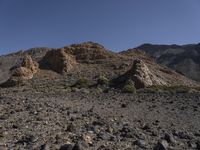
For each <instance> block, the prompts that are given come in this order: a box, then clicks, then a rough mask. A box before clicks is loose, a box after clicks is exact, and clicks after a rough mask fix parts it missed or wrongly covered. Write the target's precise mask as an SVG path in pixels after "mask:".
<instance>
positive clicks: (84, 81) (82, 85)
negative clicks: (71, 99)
mask: <svg viewBox="0 0 200 150" xmlns="http://www.w3.org/2000/svg"><path fill="white" fill-rule="evenodd" d="M88 86H89V80H88V79H87V78H85V77H81V78H79V79H78V80H77V81H76V83H75V84H74V85H73V86H72V87H77V88H86V87H88Z"/></svg>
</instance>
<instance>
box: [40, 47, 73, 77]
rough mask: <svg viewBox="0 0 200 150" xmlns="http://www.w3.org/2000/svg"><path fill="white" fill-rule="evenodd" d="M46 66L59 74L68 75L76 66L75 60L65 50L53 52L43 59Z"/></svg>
mask: <svg viewBox="0 0 200 150" xmlns="http://www.w3.org/2000/svg"><path fill="white" fill-rule="evenodd" d="M43 62H44V63H45V65H46V66H48V67H49V68H50V69H52V70H53V71H55V72H58V73H67V72H69V71H70V70H71V69H73V68H74V66H75V65H76V60H75V58H74V57H73V56H72V55H70V54H69V53H66V52H65V49H57V50H51V51H49V52H47V54H46V55H45V56H44V58H43Z"/></svg>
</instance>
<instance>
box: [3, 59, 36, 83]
mask: <svg viewBox="0 0 200 150" xmlns="http://www.w3.org/2000/svg"><path fill="white" fill-rule="evenodd" d="M37 71H38V63H37V62H34V61H33V60H32V58H31V56H28V55H26V56H25V57H24V58H23V60H22V62H21V64H20V65H19V66H16V67H14V68H12V69H11V77H10V78H9V79H8V80H7V81H6V82H4V83H3V84H1V86H2V87H12V86H16V85H20V84H22V83H23V82H24V81H26V80H30V79H32V78H33V76H34V74H36V73H37Z"/></svg>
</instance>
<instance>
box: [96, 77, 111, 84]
mask: <svg viewBox="0 0 200 150" xmlns="http://www.w3.org/2000/svg"><path fill="white" fill-rule="evenodd" d="M97 83H98V84H100V85H105V84H108V83H109V79H107V78H106V77H105V76H100V77H99V78H98V80H97Z"/></svg>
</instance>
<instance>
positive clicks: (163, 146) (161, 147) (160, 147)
mask: <svg viewBox="0 0 200 150" xmlns="http://www.w3.org/2000/svg"><path fill="white" fill-rule="evenodd" d="M168 146H169V144H168V143H167V141H166V140H162V141H159V142H158V143H157V145H156V146H155V147H154V150H167V148H168Z"/></svg>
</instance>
